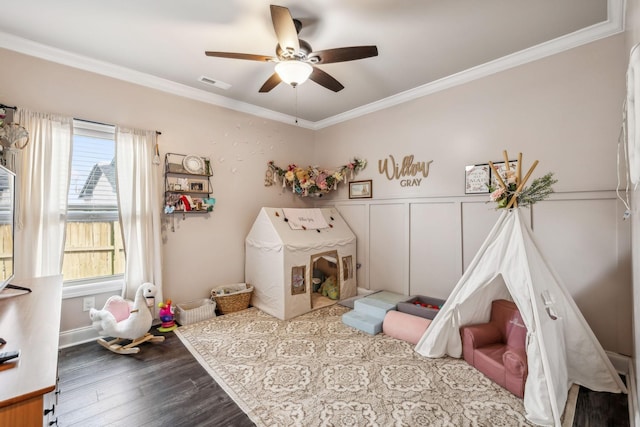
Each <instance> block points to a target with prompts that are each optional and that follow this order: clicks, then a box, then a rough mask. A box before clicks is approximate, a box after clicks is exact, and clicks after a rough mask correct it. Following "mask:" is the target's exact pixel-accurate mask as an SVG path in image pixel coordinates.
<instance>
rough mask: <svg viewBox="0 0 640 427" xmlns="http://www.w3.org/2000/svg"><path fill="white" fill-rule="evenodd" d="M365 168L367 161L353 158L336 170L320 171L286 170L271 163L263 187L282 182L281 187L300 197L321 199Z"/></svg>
mask: <svg viewBox="0 0 640 427" xmlns="http://www.w3.org/2000/svg"><path fill="white" fill-rule="evenodd" d="M366 166H367V161H366V160H363V159H358V158H354V159H353V160H352V161H350V162H349V163H347V164H346V165H342V166H339V167H337V168H336V169H333V170H332V169H321V168H319V167H317V166H308V167H306V168H302V167H299V166H297V165H295V164H290V165H289V166H287V168H286V169H285V168H281V167H279V166H276V165H275V164H274V162H273V161H270V162H269V163H267V172H266V176H265V181H264V185H265V187H269V186H272V185H274V184H277V183H278V180H281V181H282V187H283V188H285V187H289V188H291V191H292V192H293V193H294V194H297V195H299V196H301V197H306V196H313V197H322V195H323V194H326V193H328V192H330V191H332V190H337V188H338V183H340V182H347V179H351V178H353V177H354V176H355V174H357V173H358V172H360V171H361V170H362V169H364V168H365V167H366Z"/></svg>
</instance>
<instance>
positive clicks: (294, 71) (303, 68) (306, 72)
mask: <svg viewBox="0 0 640 427" xmlns="http://www.w3.org/2000/svg"><path fill="white" fill-rule="evenodd" d="M312 71H313V67H312V66H311V65H309V64H307V63H306V62H302V61H298V60H295V59H293V60H289V61H282V62H278V63H277V64H276V73H278V75H279V76H280V79H281V80H282V81H283V82H285V83H288V84H290V85H291V86H293V87H296V86H298V85H299V84H302V83H304V82H306V81H307V79H308V78H309V76H310V75H311V72H312Z"/></svg>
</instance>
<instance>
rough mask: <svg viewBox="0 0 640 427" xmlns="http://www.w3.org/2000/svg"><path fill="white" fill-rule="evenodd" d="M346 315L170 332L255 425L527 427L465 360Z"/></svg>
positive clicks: (338, 309) (507, 397) (251, 317)
mask: <svg viewBox="0 0 640 427" xmlns="http://www.w3.org/2000/svg"><path fill="white" fill-rule="evenodd" d="M347 311H349V309H348V308H345V307H342V306H339V305H334V306H331V307H326V308H323V309H319V310H316V311H313V312H311V313H308V314H305V315H302V316H299V317H296V318H294V319H291V320H288V321H282V320H279V319H276V318H274V317H272V316H270V315H268V314H266V313H264V312H262V311H260V310H258V309H256V308H250V309H248V310H244V311H241V312H237V313H233V314H227V315H224V316H220V317H216V318H214V319H211V320H208V321H205V322H201V323H196V324H193V325H188V326H182V327H180V328H179V329H177V330H176V333H177V335H178V336H179V337H180V339H181V340H182V342H183V343H184V344H185V345H186V346H187V348H188V349H189V350H190V351H191V353H193V355H194V356H195V357H196V358H197V359H198V361H199V362H200V363H201V364H202V366H204V367H205V369H207V371H208V372H209V373H210V374H211V376H212V377H213V378H214V379H215V380H216V381H217V382H218V383H219V384H220V385H221V386H222V387H223V388H224V389H225V391H226V392H227V393H228V394H229V395H230V396H231V397H232V398H233V399H234V400H235V401H236V403H237V404H238V405H239V406H240V407H241V408H242V410H243V411H245V412H246V413H247V415H248V416H249V417H250V418H251V419H252V420H253V421H254V422H255V423H256V425H258V426H304V427H309V426H411V427H413V426H427V425H428V426H528V425H532V424H530V423H529V422H527V420H526V419H525V417H524V407H523V405H522V400H520V399H518V398H517V397H515V396H514V395H512V394H511V393H509V392H508V391H506V390H504V389H503V388H501V387H499V386H497V385H496V384H494V383H493V382H491V381H490V380H488V379H487V378H486V377H485V376H483V375H482V374H481V373H480V372H478V371H476V370H475V369H474V368H472V367H471V366H469V365H468V364H467V363H465V362H464V361H463V360H460V359H453V358H442V359H428V358H424V357H422V356H420V355H419V354H418V353H416V352H415V351H414V350H413V346H412V345H411V344H408V343H406V342H404V341H400V340H397V339H395V338H391V337H388V336H386V335H384V334H378V335H376V336H370V335H367V334H365V333H363V332H360V331H357V330H355V329H353V328H350V327H348V326H346V325H344V324H343V323H342V321H341V317H340V316H341V315H342V314H343V313H345V312H347ZM569 425H570V424H569Z"/></svg>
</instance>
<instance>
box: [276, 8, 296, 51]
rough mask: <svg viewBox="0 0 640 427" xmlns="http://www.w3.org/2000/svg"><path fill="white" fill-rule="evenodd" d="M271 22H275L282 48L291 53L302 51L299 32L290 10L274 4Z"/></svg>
mask: <svg viewBox="0 0 640 427" xmlns="http://www.w3.org/2000/svg"><path fill="white" fill-rule="evenodd" d="M271 21H273V29H274V30H275V31H276V36H277V37H278V44H279V45H280V48H281V49H282V50H284V51H289V52H291V53H295V52H298V51H299V50H300V42H299V41H298V31H297V30H296V25H295V23H294V22H293V18H292V17H291V13H290V12H289V9H287V8H286V7H282V6H276V5H273V4H272V5H271Z"/></svg>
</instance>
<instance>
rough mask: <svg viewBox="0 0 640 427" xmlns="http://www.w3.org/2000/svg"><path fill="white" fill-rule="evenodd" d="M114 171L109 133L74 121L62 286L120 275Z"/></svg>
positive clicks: (108, 128) (101, 127) (111, 134)
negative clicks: (74, 281) (68, 283)
mask: <svg viewBox="0 0 640 427" xmlns="http://www.w3.org/2000/svg"><path fill="white" fill-rule="evenodd" d="M115 172H116V171H115V141H114V128H113V127H112V126H108V125H100V124H95V123H88V122H82V121H74V137H73V152H72V158H71V177H70V184H69V195H68V202H69V208H68V219H67V225H66V241H65V253H64V262H63V268H62V270H63V275H64V280H65V282H67V281H70V280H83V279H89V278H100V277H110V276H113V275H116V274H122V273H123V272H124V250H123V247H122V235H121V233H120V223H119V222H118V200H117V194H116V175H115Z"/></svg>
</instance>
